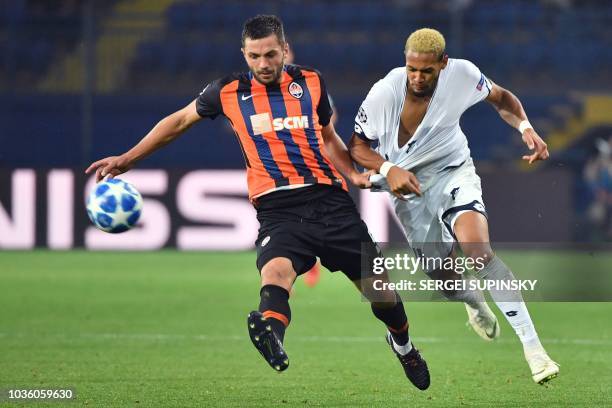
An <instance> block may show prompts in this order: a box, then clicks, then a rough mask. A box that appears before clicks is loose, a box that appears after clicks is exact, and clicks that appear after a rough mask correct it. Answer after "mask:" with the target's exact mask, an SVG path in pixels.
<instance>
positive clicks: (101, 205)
mask: <svg viewBox="0 0 612 408" xmlns="http://www.w3.org/2000/svg"><path fill="white" fill-rule="evenodd" d="M141 212H142V196H141V195H140V193H139V192H138V190H136V189H135V188H134V186H132V185H131V184H130V183H126V182H125V181H123V180H120V179H116V178H112V179H108V180H106V181H103V182H101V183H98V184H96V186H95V187H94V189H93V190H92V191H91V193H90V194H89V197H87V215H88V216H89V219H90V220H91V222H93V224H94V225H95V226H96V227H97V228H99V229H101V230H102V231H105V232H110V233H118V232H124V231H127V230H129V229H130V228H132V227H133V226H134V225H136V222H137V221H138V219H139V218H140V213H141Z"/></svg>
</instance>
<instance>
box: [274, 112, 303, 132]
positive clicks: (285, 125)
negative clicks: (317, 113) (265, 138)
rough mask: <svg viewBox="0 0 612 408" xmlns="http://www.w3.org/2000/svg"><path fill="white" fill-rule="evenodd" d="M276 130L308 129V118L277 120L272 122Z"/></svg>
mask: <svg viewBox="0 0 612 408" xmlns="http://www.w3.org/2000/svg"><path fill="white" fill-rule="evenodd" d="M272 126H273V127H274V130H283V129H306V128H307V127H308V116H304V115H302V116H289V117H287V118H275V119H274V120H273V121H272Z"/></svg>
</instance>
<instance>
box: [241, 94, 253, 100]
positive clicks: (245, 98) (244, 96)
mask: <svg viewBox="0 0 612 408" xmlns="http://www.w3.org/2000/svg"><path fill="white" fill-rule="evenodd" d="M254 96H255V94H253V95H249V96H246V95H244V94H243V95H242V100H243V101H247V100H249V99H251V98H252V97H254Z"/></svg>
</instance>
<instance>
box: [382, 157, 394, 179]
mask: <svg viewBox="0 0 612 408" xmlns="http://www.w3.org/2000/svg"><path fill="white" fill-rule="evenodd" d="M393 166H395V164H393V163H391V162H388V161H386V162H384V163H383V164H381V165H380V170H378V172H379V173H380V174H382V175H383V176H385V177H387V174H389V170H391V167H393Z"/></svg>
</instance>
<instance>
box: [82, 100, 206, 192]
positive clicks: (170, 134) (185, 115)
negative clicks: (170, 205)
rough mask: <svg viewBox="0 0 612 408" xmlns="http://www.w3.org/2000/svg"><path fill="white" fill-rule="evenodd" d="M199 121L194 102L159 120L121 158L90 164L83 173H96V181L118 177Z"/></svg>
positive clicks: (116, 157)
mask: <svg viewBox="0 0 612 408" xmlns="http://www.w3.org/2000/svg"><path fill="white" fill-rule="evenodd" d="M200 119H201V116H200V115H198V112H197V111H196V101H195V100H194V101H193V102H191V103H190V104H189V105H187V106H185V107H184V108H183V109H181V110H178V111H176V112H174V113H173V114H171V115H168V116H166V117H165V118H163V119H162V120H160V121H159V122H158V123H157V125H155V127H153V129H151V131H150V132H149V133H148V134H147V135H146V136H145V137H143V138H142V139H141V140H140V142H138V144H136V146H134V147H132V148H131V149H130V150H129V151H127V152H126V153H123V154H122V155H121V156H110V157H106V158H104V159H101V160H98V161H96V162H94V163H92V164H91V165H90V166H89V167H88V168H87V170H85V173H90V172H92V171H93V170H95V171H96V181H100V180H102V179H103V178H104V177H106V176H107V175H108V176H109V177H114V176H118V175H119V174H122V173H125V172H126V171H128V170H129V169H130V168H132V166H134V164H136V162H137V161H139V160H140V159H142V158H144V157H147V156H148V155H150V154H151V153H153V152H154V151H155V150H157V149H159V148H160V147H162V146H165V145H167V144H168V143H170V142H171V141H173V140H174V139H176V138H177V137H178V136H180V135H181V134H182V133H183V132H184V131H186V130H187V129H189V127H191V125H193V124H194V123H195V122H197V121H198V120H200Z"/></svg>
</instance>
